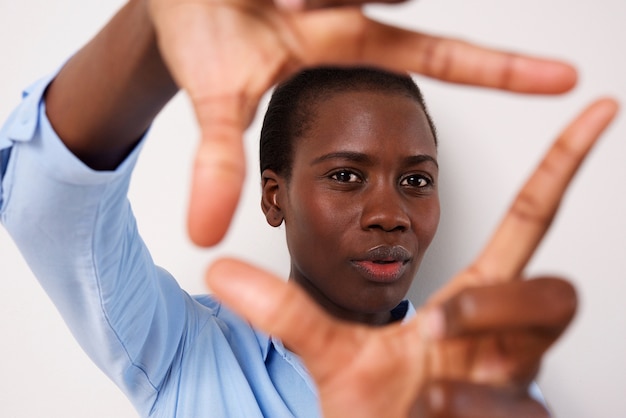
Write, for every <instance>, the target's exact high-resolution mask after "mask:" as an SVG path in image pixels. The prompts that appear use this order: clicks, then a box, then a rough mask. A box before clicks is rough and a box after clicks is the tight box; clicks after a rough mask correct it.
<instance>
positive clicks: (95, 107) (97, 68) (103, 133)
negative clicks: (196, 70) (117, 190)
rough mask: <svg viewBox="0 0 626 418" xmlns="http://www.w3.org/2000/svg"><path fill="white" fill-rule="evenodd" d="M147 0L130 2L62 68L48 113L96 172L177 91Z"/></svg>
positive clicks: (130, 143) (112, 161)
mask: <svg viewBox="0 0 626 418" xmlns="http://www.w3.org/2000/svg"><path fill="white" fill-rule="evenodd" d="M146 3H147V2H146V0H130V1H129V2H128V3H127V4H126V5H125V6H124V7H123V8H122V9H121V10H120V11H119V12H118V13H117V14H116V15H115V16H114V17H113V18H112V19H111V21H110V22H109V23H108V24H107V25H106V26H105V27H104V28H103V29H102V30H101V31H100V32H99V33H98V34H97V35H96V36H95V37H94V38H93V39H92V40H91V41H90V42H89V43H87V44H86V45H85V46H84V47H83V48H82V49H81V50H80V51H78V53H77V54H76V55H75V56H73V57H72V58H71V59H70V60H69V61H68V62H67V64H66V65H65V66H64V67H63V68H62V69H61V71H60V73H59V74H58V76H57V77H56V78H55V80H54V81H53V82H52V83H51V85H50V87H49V88H48V91H47V93H46V106H47V108H46V109H47V115H48V118H49V119H50V122H51V123H52V126H53V127H54V129H55V130H56V132H57V133H58V134H59V136H60V137H61V139H62V140H63V142H64V143H65V145H66V146H67V147H68V148H69V149H70V150H71V151H72V152H73V153H74V154H75V155H76V156H77V157H78V158H80V159H81V160H82V161H83V162H84V163H85V164H87V165H88V166H90V167H91V168H94V169H96V170H108V169H113V168H115V167H116V166H117V165H118V164H119V163H120V162H121V161H122V160H123V159H124V158H125V157H126V155H127V154H128V152H129V151H130V150H132V148H133V147H134V145H135V144H136V142H137V141H138V140H139V138H140V137H141V135H142V134H143V133H144V132H145V130H146V129H147V128H148V126H149V125H150V123H151V122H152V120H153V119H154V117H155V116H156V115H157V114H158V113H159V111H160V110H161V109H162V108H163V106H164V105H165V104H166V103H167V102H168V101H169V100H170V99H171V98H172V97H173V96H174V95H175V94H176V92H177V91H178V87H177V86H176V84H175V83H174V81H173V80H172V77H171V76H170V74H169V72H168V70H167V68H166V66H165V64H164V63H163V60H162V59H161V55H160V53H159V50H158V48H157V44H156V37H155V33H154V29H153V26H152V23H151V21H150V17H149V15H148V10H147V4H146Z"/></svg>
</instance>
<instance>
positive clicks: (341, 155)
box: [311, 151, 372, 164]
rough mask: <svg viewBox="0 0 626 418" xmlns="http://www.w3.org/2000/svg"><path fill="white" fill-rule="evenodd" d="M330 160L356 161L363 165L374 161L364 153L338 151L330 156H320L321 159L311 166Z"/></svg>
mask: <svg viewBox="0 0 626 418" xmlns="http://www.w3.org/2000/svg"><path fill="white" fill-rule="evenodd" d="M328 160H348V161H354V162H358V163H363V164H371V163H372V159H371V158H370V157H369V156H368V155H367V154H364V153H362V152H355V151H337V152H330V153H328V154H324V155H320V156H319V157H317V158H315V159H314V160H313V161H311V164H319V163H322V162H324V161H328Z"/></svg>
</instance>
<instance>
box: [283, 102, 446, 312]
mask: <svg viewBox="0 0 626 418" xmlns="http://www.w3.org/2000/svg"><path fill="white" fill-rule="evenodd" d="M311 126H313V127H312V128H311V129H309V131H308V132H306V133H305V134H304V136H303V137H302V138H301V139H298V140H297V141H296V144H295V149H294V158H293V166H292V172H291V178H290V180H289V182H288V183H286V187H279V189H278V195H277V198H278V202H279V206H280V208H281V212H282V215H283V217H284V221H285V229H286V234H287V244H288V247H289V251H290V254H291V274H290V279H291V280H294V281H296V282H297V283H299V284H300V285H301V286H302V287H303V288H304V289H305V290H306V291H307V292H308V293H309V294H310V295H311V296H312V297H313V298H314V299H315V300H316V301H317V302H318V303H320V304H321V305H322V306H323V307H325V308H326V309H327V310H328V311H329V312H330V313H332V314H334V315H335V316H338V317H340V318H344V319H348V320H352V321H359V322H365V323H371V324H381V323H386V322H388V321H389V320H390V313H389V312H390V310H391V309H393V308H394V307H395V306H396V305H397V304H398V303H399V302H400V301H401V300H402V299H403V298H405V296H406V293H407V292H408V289H409V286H410V285H411V282H412V281H413V278H414V276H415V274H416V272H417V269H418V267H419V264H420V262H421V260H422V257H423V256H424V252H425V251H426V248H428V245H429V244H430V242H431V240H432V238H433V236H434V235H435V231H436V229H437V224H438V222H439V196H438V191H437V175H438V166H437V160H436V153H437V150H436V146H435V140H434V137H433V133H432V131H431V129H430V127H429V124H428V122H427V119H426V116H425V114H424V111H423V110H422V108H421V107H420V105H419V104H418V103H417V102H416V101H415V100H413V99H411V98H408V97H406V96H402V95H399V94H392V93H381V92H358V91H357V92H346V93H335V94H334V95H333V96H332V97H330V98H329V99H328V100H324V101H323V102H320V103H319V105H318V106H317V110H316V112H315V119H314V121H313V123H312V124H311Z"/></svg>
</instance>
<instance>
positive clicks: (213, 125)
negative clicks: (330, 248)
mask: <svg viewBox="0 0 626 418" xmlns="http://www.w3.org/2000/svg"><path fill="white" fill-rule="evenodd" d="M148 1H149V10H150V15H151V17H152V21H153V24H154V26H155V31H156V36H157V40H158V44H159V49H160V51H161V54H162V57H163V59H164V60H165V62H166V65H167V66H168V68H169V70H170V72H171V74H172V76H173V77H174V79H175V81H176V83H177V84H178V85H179V86H180V87H181V88H183V89H184V90H185V91H186V92H187V94H188V95H189V97H190V98H191V102H192V104H193V107H194V109H195V113H196V117H197V121H198V123H199V126H200V130H201V141H200V144H199V147H198V151H197V155H196V161H195V167H194V174H193V182H192V190H191V202H190V207H189V218H188V228H189V233H190V235H191V238H192V240H193V241H194V242H195V243H197V244H199V245H203V246H207V245H212V244H215V243H217V242H218V241H219V240H220V239H221V238H222V237H223V235H224V234H225V232H226V230H227V228H228V225H229V224H230V221H231V217H232V214H233V212H234V210H235V207H236V206H237V202H238V199H239V195H240V191H241V187H242V182H243V179H244V176H245V160H244V151H243V144H242V135H243V132H244V130H245V129H246V128H247V127H248V125H249V124H250V122H251V120H252V118H253V116H254V114H255V111H256V109H257V105H258V103H259V100H260V98H261V96H262V95H263V94H264V93H265V92H266V91H267V90H268V89H270V88H271V86H272V85H274V84H275V83H276V82H278V81H280V80H282V79H284V78H286V77H288V76H289V75H291V74H293V73H294V72H296V71H298V70H301V69H302V68H303V67H306V66H314V65H322V64H338V65H357V64H358V65H375V66H380V67H385V68H387V69H390V70H397V71H412V72H416V73H421V74H424V75H426V76H430V77H434V78H437V79H440V80H443V81H448V82H453V83H461V84H473V85H477V86H484V87H491V88H499V89H504V90H510V91H516V92H524V93H561V92H564V91H566V90H568V89H570V88H571V87H572V86H573V85H574V84H575V81H576V73H575V71H574V70H573V69H572V68H571V67H570V66H568V65H565V64H562V63H558V62H554V61H548V60H541V59H534V58H529V57H522V56H519V55H515V54H511V53H506V52H499V51H494V50H490V49H487V48H482V47H479V46H475V45H471V44H469V43H466V42H463V41H459V40H454V39H446V38H440V37H436V36H431V35H427V34H423V33H419V32H411V31H407V30H403V29H400V28H397V27H394V26H389V25H385V24H382V23H379V22H376V21H374V20H371V19H369V18H367V17H365V15H364V14H363V13H362V11H361V9H360V8H359V7H358V6H360V5H361V4H365V3H367V1H364V0H307V1H304V0H302V1H300V2H298V1H297V0H296V1H291V0H281V1H279V0H277V3H280V4H281V5H283V6H285V5H286V7H287V8H289V9H292V10H293V9H300V11H298V12H290V11H286V10H285V9H281V8H277V7H276V6H275V5H274V4H273V3H272V1H271V0H148ZM388 2H389V3H393V2H395V1H393V0H391V1H388ZM330 6H351V7H331V8H329V7H330ZM306 9H309V10H306Z"/></svg>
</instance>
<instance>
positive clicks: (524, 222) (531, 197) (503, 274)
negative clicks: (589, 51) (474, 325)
mask: <svg viewBox="0 0 626 418" xmlns="http://www.w3.org/2000/svg"><path fill="white" fill-rule="evenodd" d="M617 108H618V105H617V103H616V102H615V101H614V100H612V99H600V100H597V101H596V102H594V103H592V104H591V105H590V106H589V107H587V109H585V110H584V111H583V112H582V113H581V114H580V115H579V116H578V117H577V118H576V119H575V120H574V121H573V122H572V123H571V124H570V125H569V126H568V127H567V128H566V129H565V130H564V131H563V132H562V134H561V135H560V137H559V138H558V139H557V140H556V141H555V142H554V144H553V145H552V147H551V148H550V149H549V150H548V152H547V153H546V155H545V156H544V158H543V160H542V161H541V163H540V164H539V166H538V167H537V169H536V170H535V172H534V173H533V174H532V175H531V176H530V178H529V179H528V181H527V182H526V184H525V185H524V186H523V187H522V189H521V191H520V192H519V193H518V195H517V197H516V198H515V200H514V201H513V204H512V205H511V207H510V209H509V210H508V212H507V213H506V215H505V216H504V218H503V220H502V222H501V223H500V226H499V227H498V228H497V229H496V232H495V233H494V235H493V236H492V238H491V240H490V241H489V243H488V244H487V246H486V247H485V248H484V250H483V252H482V254H481V255H480V256H479V257H478V258H477V260H476V261H475V262H474V264H473V265H472V266H470V268H469V271H470V272H471V273H477V274H478V277H481V278H484V279H485V280H487V281H488V282H498V281H503V280H511V279H513V278H515V277H519V276H520V274H521V273H522V270H523V269H524V267H525V266H526V264H527V263H528V260H529V259H530V257H531V256H532V255H533V253H534V252H535V250H536V249H537V246H538V245H539V242H540V241H541V239H542V238H543V236H544V234H545V233H546V231H547V230H548V228H549V227H550V224H551V223H552V220H553V219H554V216H555V215H556V212H557V210H558V207H559V204H560V203H561V199H562V198H563V195H564V194H565V191H566V189H567V186H568V185H569V183H570V181H571V180H572V178H573V177H574V175H575V174H576V171H577V170H578V168H579V167H580V164H581V163H582V162H583V160H584V158H585V157H586V156H587V154H588V153H589V150H590V149H591V147H592V146H593V145H594V144H595V142H596V140H597V139H598V138H599V137H600V134H601V133H602V132H603V131H604V129H605V128H606V127H607V126H608V125H609V123H610V122H611V120H612V119H613V117H614V116H615V114H616V113H617ZM472 276H473V274H472Z"/></svg>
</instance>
